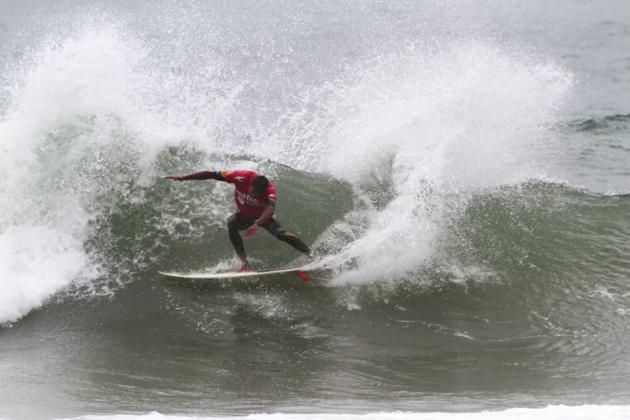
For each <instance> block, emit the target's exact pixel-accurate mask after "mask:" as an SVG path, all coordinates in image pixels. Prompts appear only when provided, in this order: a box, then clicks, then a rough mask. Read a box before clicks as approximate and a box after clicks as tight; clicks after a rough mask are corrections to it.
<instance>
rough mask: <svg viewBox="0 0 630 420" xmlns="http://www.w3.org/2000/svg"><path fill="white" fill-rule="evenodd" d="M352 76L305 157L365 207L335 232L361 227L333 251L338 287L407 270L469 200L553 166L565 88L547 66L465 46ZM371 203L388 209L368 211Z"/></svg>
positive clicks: (388, 59) (403, 58)
mask: <svg viewBox="0 0 630 420" xmlns="http://www.w3.org/2000/svg"><path fill="white" fill-rule="evenodd" d="M353 76H354V77H353V78H352V80H351V81H347V80H346V81H345V82H344V84H343V85H342V86H340V87H337V89H338V91H337V92H335V93H334V94H332V95H330V97H329V98H328V99H327V101H328V102H327V106H326V107H324V108H325V109H326V112H327V114H328V115H330V116H332V117H331V118H333V119H334V122H333V123H332V124H329V126H330V127H332V128H331V129H330V131H329V132H328V133H327V134H326V135H321V134H319V138H320V139H322V140H321V145H320V146H321V148H320V149H319V150H318V151H317V152H318V154H319V158H316V157H314V156H313V157H312V159H311V164H313V165H314V167H315V168H318V169H319V170H324V171H329V172H331V173H332V174H334V175H335V176H336V177H338V178H341V179H345V180H347V181H349V182H350V183H351V184H352V185H354V186H355V188H356V191H357V195H359V196H361V195H364V196H365V201H368V202H372V203H374V204H375V205H374V206H369V205H368V206H366V208H365V210H364V212H363V214H362V215H360V216H359V215H357V214H354V215H352V216H351V217H349V218H348V219H346V220H344V221H340V222H339V224H355V223H356V220H357V219H364V220H366V221H367V224H366V228H365V229H363V230H362V231H361V232H360V233H359V235H358V236H356V237H355V238H354V240H352V241H351V242H350V243H347V244H345V245H344V246H343V247H342V249H341V250H340V252H339V256H338V261H339V262H340V263H341V261H345V262H347V261H353V262H354V263H355V264H354V265H353V268H352V269H348V270H346V271H345V272H344V273H343V274H342V276H341V277H340V278H338V282H341V283H348V282H349V283H354V284H356V283H358V282H371V281H374V280H376V279H378V280H384V279H385V280H387V279H396V278H401V277H403V276H405V274H406V273H408V272H410V271H414V270H417V269H418V268H419V267H420V266H421V265H422V264H424V263H425V262H426V261H427V259H429V258H431V257H432V256H433V255H434V253H435V251H436V249H437V248H438V246H437V242H438V240H439V238H440V234H441V233H442V228H443V224H444V222H445V221H447V220H448V217H449V215H452V214H453V213H455V212H456V211H457V207H458V205H461V204H462V203H463V202H465V200H466V197H467V196H468V194H470V193H472V192H476V191H479V190H483V189H486V188H492V187H496V186H500V185H506V184H508V185H510V184H518V183H520V182H523V181H526V180H529V179H531V178H533V177H537V176H545V174H547V173H548V172H549V169H550V167H553V163H554V162H553V157H552V156H548V155H547V154H546V152H547V151H546V149H545V145H546V143H547V142H548V141H550V140H551V139H550V138H549V137H550V136H551V135H550V132H549V130H548V128H549V126H550V125H551V124H553V123H554V122H556V121H557V118H558V116H559V112H560V110H561V109H562V105H563V103H564V101H566V99H567V97H568V95H569V94H570V91H571V86H572V76H571V74H570V73H567V72H566V71H564V70H563V69H562V68H560V67H558V66H556V65H554V64H553V63H550V62H545V61H541V60H540V59H538V58H536V57H529V56H527V54H520V53H514V52H511V51H506V50H504V49H501V48H499V47H496V46H493V45H491V44H484V43H477V42H471V43H466V44H454V45H452V46H451V47H450V48H444V49H441V50H439V51H429V52H426V51H418V50H416V49H410V50H408V51H405V52H404V53H399V54H394V55H389V56H385V57H381V58H379V59H377V60H375V61H374V62H371V63H368V64H366V68H365V69H363V70H358V71H357V72H356V73H355V74H354V75H353ZM317 124H321V122H317ZM296 131H297V130H296ZM306 131H309V132H313V131H316V130H306ZM307 152H308V153H312V150H307ZM297 159H299V157H298V158H297ZM296 161H299V160H296ZM311 169H314V168H311ZM387 182H390V183H391V186H390V187H385V188H384V187H382V186H381V184H387ZM379 195H384V196H387V195H391V199H388V200H386V203H385V204H384V205H383V204H382V203H381V204H380V205H378V202H379ZM335 228H336V229H340V230H345V231H348V230H349V229H346V228H343V227H339V226H336V227H335ZM323 240H324V241H326V240H330V237H324V238H323ZM331 263H334V261H331Z"/></svg>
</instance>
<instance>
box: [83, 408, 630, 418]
mask: <svg viewBox="0 0 630 420" xmlns="http://www.w3.org/2000/svg"><path fill="white" fill-rule="evenodd" d="M541 418H543V419H546V420H625V419H628V418H630V406H615V405H582V406H566V405H550V406H547V407H545V408H512V409H508V410H502V411H481V412H475V413H444V412H430V413H421V412H380V413H368V414H334V413H326V414H324V413H322V414H283V413H273V414H251V415H248V416H216V417H214V416H212V417H210V416H208V417H204V416H176V415H168V416H167V415H163V414H160V413H157V412H153V413H148V414H145V415H109V416H84V417H78V418H77V419H82V420H110V419H111V420H133V419H145V420H161V419H169V420H206V419H207V420H447V419H448V420H529V419H532V420H534V419H535V420H538V419H541Z"/></svg>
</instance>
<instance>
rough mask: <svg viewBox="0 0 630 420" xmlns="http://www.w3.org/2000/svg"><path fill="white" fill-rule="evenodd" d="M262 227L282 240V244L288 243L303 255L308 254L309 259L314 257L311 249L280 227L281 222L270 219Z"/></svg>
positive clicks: (273, 218)
mask: <svg viewBox="0 0 630 420" xmlns="http://www.w3.org/2000/svg"><path fill="white" fill-rule="evenodd" d="M262 227H263V228H265V229H266V230H267V231H268V232H269V233H271V234H272V235H273V236H275V237H276V238H278V239H280V240H281V241H282V242H286V243H288V244H289V245H291V246H292V247H293V248H295V249H296V250H298V251H300V252H301V253H303V254H306V255H308V256H309V257H310V256H312V255H313V251H311V249H310V248H309V247H308V246H307V245H306V244H305V243H304V242H302V240H301V239H300V238H298V237H297V236H296V235H295V234H293V233H291V232H289V231H288V230H286V229H283V228H282V226H281V225H280V222H278V220H277V219H276V218H275V217H272V218H271V219H269V220H268V221H267V222H266V223H265V224H263V225H262Z"/></svg>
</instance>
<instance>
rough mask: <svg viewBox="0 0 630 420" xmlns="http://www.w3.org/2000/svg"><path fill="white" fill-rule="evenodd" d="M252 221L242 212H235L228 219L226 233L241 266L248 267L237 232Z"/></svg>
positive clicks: (243, 246) (241, 240) (241, 239)
mask: <svg viewBox="0 0 630 420" xmlns="http://www.w3.org/2000/svg"><path fill="white" fill-rule="evenodd" d="M252 223H254V221H253V220H251V219H250V218H249V217H247V216H243V215H242V214H239V213H235V214H233V215H232V216H230V218H229V219H228V233H229V236H230V242H232V246H233V247H234V251H236V255H238V258H239V259H240V260H241V261H242V262H243V268H244V269H248V268H250V265H249V261H247V256H246V255H245V245H244V244H243V238H241V234H240V233H238V232H239V231H240V230H245V229H247V228H248V227H249V226H251V224H252Z"/></svg>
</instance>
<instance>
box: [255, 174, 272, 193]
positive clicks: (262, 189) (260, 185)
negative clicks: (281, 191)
mask: <svg viewBox="0 0 630 420" xmlns="http://www.w3.org/2000/svg"><path fill="white" fill-rule="evenodd" d="M252 186H253V187H254V192H255V193H256V194H258V195H263V194H264V193H266V192H267V188H268V187H269V180H268V179H267V178H266V177H264V176H262V175H258V176H256V178H254V179H253V180H252Z"/></svg>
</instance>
